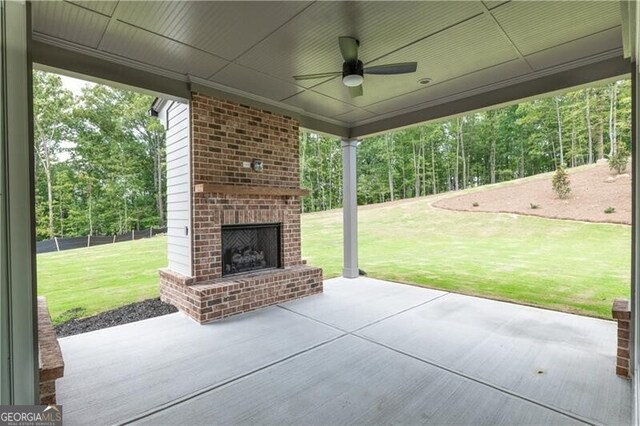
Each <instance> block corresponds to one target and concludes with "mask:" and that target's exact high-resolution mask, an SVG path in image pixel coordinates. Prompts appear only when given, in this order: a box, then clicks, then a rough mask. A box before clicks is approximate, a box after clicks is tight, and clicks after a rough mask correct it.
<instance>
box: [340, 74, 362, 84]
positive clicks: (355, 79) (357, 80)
mask: <svg viewBox="0 0 640 426" xmlns="http://www.w3.org/2000/svg"><path fill="white" fill-rule="evenodd" d="M363 80H364V79H363V78H362V76H361V75H359V74H349V75H345V76H344V77H342V82H343V83H344V85H345V86H347V87H356V86H360V85H361V84H362V81H363Z"/></svg>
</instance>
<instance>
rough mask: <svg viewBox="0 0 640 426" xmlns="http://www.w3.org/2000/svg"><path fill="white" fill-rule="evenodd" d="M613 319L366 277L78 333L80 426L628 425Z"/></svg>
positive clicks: (68, 404) (76, 413)
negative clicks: (205, 313) (236, 311)
mask: <svg viewBox="0 0 640 426" xmlns="http://www.w3.org/2000/svg"><path fill="white" fill-rule="evenodd" d="M615 340H616V327H615V324H614V323H613V322H609V321H603V320H599V319H593V318H586V317H580V316H576V315H569V314H564V313H559V312H553V311H547V310H542V309H536V308H530V307H526V306H520V305H515V304H510V303H504V302H498V301H492V300H487V299H481V298H476V297H469V296H462V295H458V294H454V293H446V292H442V291H437V290H431V289H426V288H421V287H414V286H409V285H403V284H397V283H390V282H385V281H379V280H375V279H371V278H365V277H361V278H358V279H355V280H349V279H344V278H336V279H331V280H327V281H326V282H325V291H324V294H321V295H316V296H309V297H307V298H305V299H300V300H296V301H292V302H287V303H283V304H279V305H277V306H272V307H269V308H265V309H262V310H259V311H255V312H251V313H248V314H245V315H242V316H239V317H232V318H228V319H225V320H221V321H218V322H215V323H212V324H208V325H203V326H198V325H196V324H194V323H193V321H191V320H190V319H188V318H187V317H186V316H185V315H183V314H181V313H176V314H172V315H167V316H164V317H159V318H155V319H150V320H146V321H142V322H138V323H132V324H128V325H124V326H119V327H114V328H109V329H104V330H100V331H96V332H91V333H86V334H81V335H77V336H72V337H67V338H63V339H61V340H60V342H61V345H62V350H63V354H64V357H65V361H66V373H65V377H64V379H62V380H61V381H60V382H59V388H58V402H59V403H61V404H62V405H63V406H64V409H65V423H66V424H69V425H72V424H74V425H75V424H78V425H82V424H105V423H109V424H113V423H119V424H121V423H142V424H156V425H157V424H389V423H396V424H487V425H488V424H491V425H494V424H574V423H576V424H580V423H586V424H629V423H631V409H632V402H631V401H632V399H631V398H632V389H631V382H630V381H628V380H625V379H623V378H620V377H617V376H616V375H615V374H613V373H612V372H613V369H614V366H615V356H616V353H615Z"/></svg>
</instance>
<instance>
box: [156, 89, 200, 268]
mask: <svg viewBox="0 0 640 426" xmlns="http://www.w3.org/2000/svg"><path fill="white" fill-rule="evenodd" d="M159 117H160V119H161V121H162V123H163V125H164V126H165V128H166V129H167V142H166V156H167V260H168V267H169V269H171V270H173V271H176V272H178V273H180V274H183V275H186V276H191V274H192V270H191V178H190V168H191V165H190V157H191V152H190V146H189V145H190V144H189V139H190V138H189V135H190V125H189V105H187V104H184V103H180V102H173V101H169V102H168V103H167V104H166V105H165V106H164V107H163V108H162V109H161V111H159Z"/></svg>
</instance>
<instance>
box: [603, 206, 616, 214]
mask: <svg viewBox="0 0 640 426" xmlns="http://www.w3.org/2000/svg"><path fill="white" fill-rule="evenodd" d="M604 212H605V213H606V214H611V213H615V212H616V209H615V208H613V207H607V208H606V209H604Z"/></svg>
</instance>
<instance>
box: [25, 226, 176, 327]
mask: <svg viewBox="0 0 640 426" xmlns="http://www.w3.org/2000/svg"><path fill="white" fill-rule="evenodd" d="M166 266H167V239H166V237H154V238H147V239H143V240H138V241H127V242H123V243H118V244H108V245H103V246H96V247H90V248H84V249H75V250H67V251H62V252H60V253H46V254H39V255H38V294H40V295H44V296H46V297H47V301H48V304H49V310H50V312H51V316H52V318H53V321H54V322H55V323H59V322H62V321H64V320H66V319H69V318H71V317H75V316H89V315H93V314H95V313H98V312H101V311H106V310H109V309H112V308H115V307H118V306H122V305H126V304H128V303H132V302H136V301H140V300H144V299H149V298H152V297H158V285H159V277H158V269H159V268H163V267H166Z"/></svg>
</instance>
